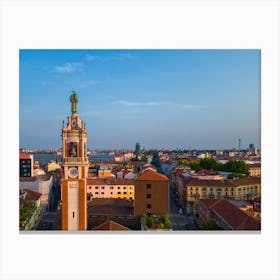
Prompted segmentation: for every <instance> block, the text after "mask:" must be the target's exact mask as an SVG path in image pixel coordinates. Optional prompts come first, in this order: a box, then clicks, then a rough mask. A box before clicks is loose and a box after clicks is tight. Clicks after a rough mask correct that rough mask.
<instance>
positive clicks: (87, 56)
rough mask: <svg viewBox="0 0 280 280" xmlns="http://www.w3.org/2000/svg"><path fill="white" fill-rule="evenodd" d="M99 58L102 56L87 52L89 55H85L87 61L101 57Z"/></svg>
mask: <svg viewBox="0 0 280 280" xmlns="http://www.w3.org/2000/svg"><path fill="white" fill-rule="evenodd" d="M99 58H100V57H99V56H97V55H90V54H87V55H86V56H85V60H86V61H92V60H97V59H99Z"/></svg>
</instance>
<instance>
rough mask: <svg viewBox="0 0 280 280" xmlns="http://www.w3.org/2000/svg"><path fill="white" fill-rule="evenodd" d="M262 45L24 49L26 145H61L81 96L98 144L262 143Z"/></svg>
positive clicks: (22, 140) (125, 146)
mask: <svg viewBox="0 0 280 280" xmlns="http://www.w3.org/2000/svg"><path fill="white" fill-rule="evenodd" d="M260 55H261V54H260V51H259V50H21V51H20V94H19V97H20V98H19V101H20V147H28V148H59V147H61V137H60V134H61V127H62V120H66V117H67V116H69V115H70V114H71V104H70V101H69V96H70V95H71V91H72V90H75V91H76V92H77V93H78V96H79V103H78V114H79V115H80V116H81V117H82V119H83V120H84V121H85V123H86V128H87V131H88V146H89V148H91V149H112V148H116V149H134V147H135V143H136V142H139V143H141V146H142V147H146V148H167V149H176V148H187V149H188V148H189V147H192V148H193V149H231V148H234V147H235V148H237V147H238V138H239V137H240V138H241V147H242V148H248V146H249V144H250V143H254V144H255V146H256V147H260V112H261V111H260V70H261V69H260V59H261V57H260Z"/></svg>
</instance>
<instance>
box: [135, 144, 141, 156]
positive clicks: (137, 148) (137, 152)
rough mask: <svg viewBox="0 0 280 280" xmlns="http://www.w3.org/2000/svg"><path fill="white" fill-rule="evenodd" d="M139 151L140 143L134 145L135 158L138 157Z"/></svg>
mask: <svg viewBox="0 0 280 280" xmlns="http://www.w3.org/2000/svg"><path fill="white" fill-rule="evenodd" d="M140 150H141V146H140V143H136V145H135V156H136V157H138V156H140Z"/></svg>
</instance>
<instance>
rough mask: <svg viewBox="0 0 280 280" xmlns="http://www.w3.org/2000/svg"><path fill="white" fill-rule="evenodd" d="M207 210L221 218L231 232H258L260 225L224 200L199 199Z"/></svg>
mask: <svg viewBox="0 0 280 280" xmlns="http://www.w3.org/2000/svg"><path fill="white" fill-rule="evenodd" d="M200 202H201V203H203V204H204V205H205V206H206V207H207V208H208V209H209V210H211V211H213V212H214V213H215V214H216V215H218V216H220V217H222V219H223V220H225V221H226V222H227V223H228V224H229V225H230V226H231V227H232V229H233V230H260V229H261V224H260V223H259V222H257V221H255V220H254V219H253V218H251V217H250V216H248V215H246V214H245V213H244V212H242V211H241V210H239V209H238V207H236V206H235V205H233V204H231V203H230V202H228V201H226V200H224V199H200Z"/></svg>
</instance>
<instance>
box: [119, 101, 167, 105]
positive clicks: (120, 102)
mask: <svg viewBox="0 0 280 280" xmlns="http://www.w3.org/2000/svg"><path fill="white" fill-rule="evenodd" d="M116 103H117V104H120V105H124V106H161V105H167V104H169V103H167V102H131V101H125V100H120V101H116Z"/></svg>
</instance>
